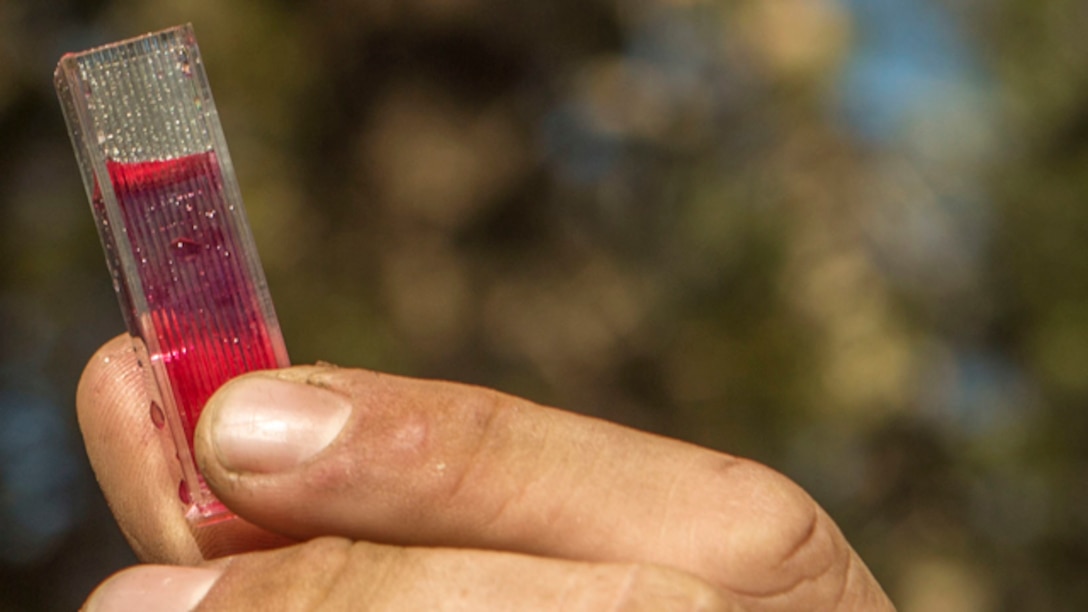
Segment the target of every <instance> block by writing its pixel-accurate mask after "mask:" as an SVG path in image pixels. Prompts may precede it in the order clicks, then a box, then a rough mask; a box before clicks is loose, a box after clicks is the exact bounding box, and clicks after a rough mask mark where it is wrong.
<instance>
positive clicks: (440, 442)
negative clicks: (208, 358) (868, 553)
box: [196, 367, 889, 609]
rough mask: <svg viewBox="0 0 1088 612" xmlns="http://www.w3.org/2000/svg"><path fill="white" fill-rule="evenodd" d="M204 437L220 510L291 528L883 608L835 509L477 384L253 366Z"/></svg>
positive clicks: (299, 533)
mask: <svg viewBox="0 0 1088 612" xmlns="http://www.w3.org/2000/svg"><path fill="white" fill-rule="evenodd" d="M196 446H197V455H198V459H199V461H200V465H201V469H202V471H203V472H204V474H205V477H206V478H207V479H208V482H209V484H210V485H211V486H212V488H213V489H214V490H215V492H216V493H217V495H219V497H220V498H221V499H222V500H223V501H224V502H225V503H226V504H227V505H228V506H230V507H231V508H232V509H233V510H235V511H236V512H238V513H239V514H241V515H242V516H244V517H246V518H247V519H248V520H251V521H252V522H254V523H255V524H257V525H260V526H262V527H265V528H267V529H270V530H273V531H276V532H278V533H283V534H286V535H289V536H292V537H295V538H300V539H305V538H310V537H314V536H319V535H342V536H347V537H351V538H355V539H366V540H373V541H382V542H390V543H398V544H426V545H431V546H435V545H443V546H459V547H472V548H492V549H499V550H509V551H517V552H524V553H531V554H537V555H545V556H554V557H563V558H570V559H580V560H588V561H618V562H645V563H656V564H662V565H668V566H672V567H675V568H678V569H683V570H686V571H689V572H692V573H693V574H695V575H698V576H701V577H703V578H705V579H707V580H709V581H711V582H712V583H713V584H715V585H717V586H719V587H721V588H725V589H727V590H729V591H731V592H732V593H734V594H739V595H741V596H745V597H750V598H751V599H752V600H753V601H759V602H762V603H768V602H779V603H785V604H789V605H787V606H786V607H790V605H796V604H797V603H799V602H804V603H805V605H806V606H810V605H811V604H813V603H814V602H822V603H823V604H829V605H835V604H848V603H853V604H856V605H857V606H858V607H864V608H865V609H879V608H881V607H887V606H888V605H889V604H888V603H887V600H886V598H885V596H884V595H883V592H882V591H881V590H880V587H879V586H878V585H877V584H876V581H875V580H874V579H873V578H872V576H871V575H870V574H869V572H868V570H867V569H866V568H865V566H864V564H863V563H861V562H860V560H859V559H858V558H857V556H856V555H855V553H854V552H853V551H852V550H851V548H850V546H849V545H848V544H847V543H846V541H845V539H844V538H843V536H842V534H841V533H840V532H839V530H838V528H837V527H836V526H835V525H834V523H833V521H831V519H830V518H829V517H828V516H827V514H826V513H825V512H824V511H823V510H822V509H820V508H819V506H818V505H817V504H816V503H815V502H814V501H813V500H812V499H811V498H810V497H809V496H808V495H807V494H805V493H804V491H802V490H801V489H800V488H799V487H797V486H796V485H795V484H793V483H792V482H791V481H789V480H788V479H786V478H785V477H783V476H781V475H780V474H778V473H776V472H774V471H772V470H770V469H769V468H766V467H764V466H761V465H759V464H756V463H754V462H751V461H747V460H744V459H739V458H736V457H731V456H728V455H724V454H721V453H717V452H713V451H710V450H707V449H704V448H700V447H697V446H694V445H691V444H687V443H684V442H680V441H677V440H671V439H668V438H663V437H659V436H654V435H651V434H647V433H643V432H639V431H635V430H632V429H628V428H624V427H621V426H618V425H614V424H611V423H607V422H604V421H600V420H597V419H592V418H588V417H584V416H579V415H575V414H571V413H567V412H563V411H559V410H555V409H551V408H546V407H542V406H538V405H536V404H533V403H531V402H528V401H525V400H522V399H518V398H514V397H511V396H508V395H504V394H501V393H498V392H495V391H491V390H487V389H481V388H477V387H469V386H465V385H458V384H453V383H443V382H430V381H419V380H413V379H406V378H400V377H394V376H389V375H383V374H378V373H373V372H366V371H361V370H350V369H337V368H331V367H300V368H291V369H287V370H280V371H276V372H262V373H255V374H250V375H247V376H243V377H241V378H239V379H236V380H235V381H232V382H231V383H228V384H227V385H226V386H225V387H224V388H223V389H221V390H220V391H219V392H218V393H217V394H216V395H215V396H213V398H212V400H211V401H210V402H209V404H208V406H207V408H206V409H205V414H204V417H203V418H202V420H201V424H200V426H199V428H198V431H197V437H196ZM791 602H792V603H791ZM773 607H777V605H776V606H773ZM849 607H852V606H847V608H849ZM844 609H845V608H844Z"/></svg>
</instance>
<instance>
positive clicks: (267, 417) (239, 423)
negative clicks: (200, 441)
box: [208, 374, 351, 474]
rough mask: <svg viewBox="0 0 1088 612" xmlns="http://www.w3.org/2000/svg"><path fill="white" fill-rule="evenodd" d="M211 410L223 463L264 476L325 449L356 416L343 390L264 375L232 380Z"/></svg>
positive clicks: (215, 399)
mask: <svg viewBox="0 0 1088 612" xmlns="http://www.w3.org/2000/svg"><path fill="white" fill-rule="evenodd" d="M208 409H210V410H212V411H213V412H212V418H213V420H212V441H213V443H214V447H215V454H216V457H217V458H218V459H219V462H220V464H221V465H222V466H223V467H224V468H226V469H227V470H229V471H232V472H256V473H260V474H271V473H276V472H284V471H288V470H291V469H292V468H294V467H295V466H297V465H299V464H301V463H303V462H304V461H306V460H307V459H309V458H311V457H313V456H314V455H316V454H318V453H320V452H321V451H322V450H323V449H324V448H325V447H326V446H328V445H329V443H330V442H332V441H333V440H334V439H335V438H336V436H337V435H339V433H340V430H341V429H342V428H343V426H344V423H345V422H346V421H347V419H348V416H349V415H350V414H351V404H350V403H348V401H347V399H346V398H344V397H343V396H341V395H339V394H337V393H334V392H332V391H329V390H328V389H323V388H321V387H315V386H313V385H309V384H306V383H305V382H294V381H288V380H282V379H279V378H274V377H273V376H269V375H263V374H262V375H255V376H247V377H245V378H240V379H238V380H236V381H233V382H231V383H229V384H227V385H226V386H225V387H223V388H222V389H221V390H220V391H219V392H218V393H216V394H215V395H214V396H213V397H212V399H211V401H209V403H208Z"/></svg>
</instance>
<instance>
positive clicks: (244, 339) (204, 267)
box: [106, 152, 286, 489]
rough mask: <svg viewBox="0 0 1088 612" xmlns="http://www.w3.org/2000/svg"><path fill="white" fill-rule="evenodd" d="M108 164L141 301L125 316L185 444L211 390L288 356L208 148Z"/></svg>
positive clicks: (123, 301) (125, 297) (188, 441)
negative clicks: (161, 377) (138, 309)
mask: <svg viewBox="0 0 1088 612" xmlns="http://www.w3.org/2000/svg"><path fill="white" fill-rule="evenodd" d="M106 165H107V170H108V172H109V176H110V182H111V183H112V185H113V188H114V193H115V195H116V198H117V203H118V206H119V208H120V210H121V213H122V216H123V217H124V224H125V227H126V228H127V236H128V242H129V244H130V245H131V249H132V261H134V262H135V267H136V271H137V276H138V277H139V281H140V283H141V285H142V291H143V294H144V295H145V296H146V300H147V307H148V309H147V313H146V314H143V315H141V314H140V313H131V312H130V313H127V315H128V316H130V321H129V323H130V326H131V325H135V326H137V327H138V328H139V330H140V331H141V333H142V334H144V335H145V338H144V340H145V341H146V343H147V345H148V347H149V350H151V352H152V354H151V355H150V358H151V360H152V362H155V361H161V363H162V367H163V369H164V371H165V373H166V376H167V378H168V379H169V381H170V385H171V387H172V391H173V396H174V402H175V403H176V405H177V412H178V416H179V420H180V425H181V429H182V431H183V432H184V436H185V442H186V443H187V445H188V447H189V450H190V452H192V446H193V430H194V429H195V427H196V423H197V420H198V419H199V417H200V413H201V411H202V410H203V408H204V404H205V403H206V402H207V401H208V398H209V397H211V395H212V394H213V393H214V392H215V390H216V389H218V388H219V386H220V385H222V384H223V383H224V382H226V381H227V380H229V379H231V378H233V377H235V376H237V375H239V374H242V373H244V372H248V371H251V370H259V369H269V368H275V367H278V366H279V365H286V364H280V363H277V350H276V349H277V347H282V340H281V339H280V336H279V330H278V327H276V328H275V329H274V330H270V329H269V321H268V319H267V318H266V316H265V313H264V312H263V311H262V308H261V298H260V295H259V293H258V292H259V291H260V290H261V288H259V287H258V286H257V281H255V280H254V279H253V278H252V273H251V271H250V268H249V267H248V264H247V261H246V253H245V252H243V247H242V243H241V241H240V239H239V236H238V235H237V230H236V229H235V226H234V223H233V221H232V219H233V217H234V214H235V213H234V211H233V208H232V207H230V206H229V205H228V203H227V199H226V198H225V197H224V193H223V180H222V176H221V175H220V169H219V164H218V161H217V160H216V158H215V155H214V153H211V152H207V153H200V154H195V155H189V156H185V157H180V158H176V159H170V160H165V161H147V162H137V163H120V162H115V161H112V160H110V161H107V163H106ZM121 297H122V307H124V308H128V309H130V310H131V309H132V305H131V302H132V300H131V299H130V298H128V297H127V296H125V295H122V296H121ZM125 302H128V303H127V304H126V303H125ZM144 317H150V321H147V320H146V319H145V318H144ZM148 323H150V324H148ZM272 325H273V326H274V325H275V323H274V321H273V323H272ZM147 336H153V337H147ZM281 351H282V348H281ZM164 392H165V390H164ZM199 484H200V487H201V489H206V485H204V483H203V482H200V483H199ZM183 485H184V483H183Z"/></svg>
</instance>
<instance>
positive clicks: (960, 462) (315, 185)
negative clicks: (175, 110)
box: [0, 0, 1088, 612]
mask: <svg viewBox="0 0 1088 612" xmlns="http://www.w3.org/2000/svg"><path fill="white" fill-rule="evenodd" d="M185 21H191V22H193V24H194V26H195V28H196V32H197V35H198V38H199V40H200V43H201V47H202V51H203V54H204V59H205V64H206V68H207V71H208V74H209V77H210V80H211V84H212V88H213V90H214V92H215V95H216V100H217V103H218V105H219V109H220V114H221V118H222V122H223V125H224V129H225V131H226V134H227V140H228V141H229V143H230V147H231V152H232V157H233V158H234V160H235V165H236V167H237V171H238V174H239V178H240V181H241V184H242V191H243V194H244V195H245V198H246V202H247V206H248V209H249V214H250V217H251V221H252V224H253V227H254V232H255V234H256V237H257V241H258V245H259V246H260V248H261V253H262V257H263V260H264V264H265V267H266V270H267V273H268V276H269V282H270V285H271V289H272V294H273V296H274V298H275V301H276V304H277V308H278V311H279V315H280V320H281V323H282V326H283V330H284V333H285V335H286V338H287V343H288V347H289V348H290V350H291V353H292V358H293V360H294V361H295V362H297V363H304V362H312V361H315V360H318V359H324V360H328V361H333V362H337V363H341V364H344V365H355V366H363V367H368V368H375V369H381V370H386V371H391V372H397V373H402V374H408V375H414V376H424V377H441V378H449V379H455V380H460V381H467V382H472V383H478V384H482V385H487V386H492V387H496V388H499V389H502V390H504V391H508V392H511V393H515V394H519V395H523V396H526V397H529V398H531V399H534V400H536V401H539V402H543V403H547V404H551V405H556V406H561V407H565V408H569V409H571V410H576V411H580V412H584V413H589V414H595V415H599V416H603V417H606V418H609V419H613V420H617V421H620V422H623V423H627V424H630V425H633V426H636V427H640V428H645V429H649V430H653V431H658V432H662V433H664V434H668V435H671V436H677V437H680V438H684V439H688V440H692V441H694V442H697V443H700V444H703V445H707V446H710V447H714V448H718V449H722V450H725V451H728V452H732V453H737V454H742V455H746V456H749V457H753V458H755V459H758V460H760V461H763V462H765V463H767V464H769V465H771V466H773V467H775V468H777V469H779V470H781V471H783V472H785V473H786V474H788V475H789V476H790V477H792V478H794V479H795V480H797V481H798V482H800V483H801V484H802V485H803V486H805V487H806V488H807V489H808V490H809V491H810V492H811V493H812V494H813V495H814V496H815V497H816V498H817V499H818V500H819V501H820V502H821V503H822V504H823V505H824V506H825V507H826V508H827V509H828V510H829V511H830V513H831V514H832V516H834V517H835V518H836V519H837V520H838V521H839V523H840V524H841V525H842V528H843V530H844V531H845V532H846V534H847V537H848V538H849V539H850V540H851V542H853V544H854V545H855V547H856V548H857V549H858V550H859V551H860V553H861V555H862V556H863V557H864V558H865V559H866V560H867V561H868V562H869V564H870V566H871V567H872V570H873V572H874V573H875V574H876V576H877V577H878V578H879V579H880V581H881V582H882V583H883V585H884V586H885V588H886V589H887V590H888V592H889V593H890V594H891V596H892V597H893V599H894V600H895V601H896V602H897V604H898V606H899V607H900V609H901V610H904V611H907V612H910V611H922V610H924V611H927V612H934V611H938V612H939V611H943V610H949V611H953V610H954V611H967V612H970V611H988V610H1083V609H1086V608H1088V580H1085V572H1086V570H1088V252H1086V251H1088V249H1086V245H1088V208H1086V206H1085V203H1086V201H1088V36H1086V35H1085V32H1088V4H1086V3H1084V2H1083V1H1082V0H1046V1H1041V0H750V1H749V0H730V1H725V0H717V1H715V0H549V1H548V2H539V1H534V0H518V1H506V2H485V1H483V0H399V1H397V0H318V1H312V2H308V3H302V2H290V1H288V0H277V1H273V0H268V1H263V2H262V1H258V0H240V1H237V2H219V1H215V0H164V1H157V2H152V1H150V0H86V1H81V0H57V1H54V2H48V3H47V2H38V1H35V0H3V2H0V142H2V144H3V147H2V148H0V264H2V265H0V610H3V611H7V610H61V609H73V608H75V607H77V606H78V605H79V603H80V602H81V601H82V600H83V598H84V597H85V596H86V595H87V594H88V593H89V591H90V590H91V589H92V588H93V586H94V585H95V584H97V583H98V582H99V581H100V580H102V579H103V578H105V577H106V576H107V575H108V574H110V573H112V572H114V571H116V570H117V569H119V568H121V567H122V566H125V565H127V564H130V563H132V562H134V558H133V557H132V554H131V552H129V550H128V548H127V545H126V544H125V543H124V541H123V540H122V538H121V537H120V535H119V533H118V532H117V529H116V528H115V527H114V526H113V523H112V521H111V519H110V516H109V512H108V510H107V509H106V507H105V504H104V502H103V501H102V498H101V495H100V493H99V492H98V490H97V487H96V486H95V483H94V479H93V476H92V474H91V472H90V470H89V467H88V466H87V463H86V459H85V456H84V454H83V450H82V445H81V443H80V439H79V433H78V430H77V427H76V424H75V418H74V399H73V398H74V393H75V387H76V382H77V380H78V377H79V373H80V371H81V369H82V367H83V364H84V363H85V362H86V360H87V359H88V358H89V357H90V355H91V354H92V352H93V351H94V350H95V348H96V347H98V346H99V345H100V344H101V343H102V342H104V341H105V340H106V339H108V338H110V337H112V336H113V335H115V334H117V333H119V332H121V331H122V329H123V325H122V320H121V316H120V313H119V309H118V306H117V303H116V300H115V298H114V296H113V293H112V289H111V286H110V281H109V275H108V273H107V271H106V267H105V262H104V258H103V256H102V254H101V249H100V247H99V244H98V239H97V236H96V234H95V230H94V224H93V222H92V218H91V214H90V211H89V208H88V204H87V201H86V197H85V195H84V192H83V189H82V185H81V184H80V179H79V174H78V171H77V168H76V165H75V162H74V157H73V154H72V150H71V146H70V144H69V141H68V137H67V133H66V130H65V127H64V123H63V119H62V117H61V113H60V109H59V106H58V104H57V102H56V99H55V94H54V92H53V88H52V72H53V67H54V65H55V63H56V61H57V59H58V58H59V57H60V55H61V54H62V53H63V52H66V51H73V50H82V49H85V48H88V47H91V46H94V45H98V44H103V43H106V42H111V41H114V40H117V39H120V38H125V37H130V36H133V35H137V34H141V33H144V32H147V31H150V30H156V29H160V28H163V27H167V26H171V25H175V24H177V23H181V22H185Z"/></svg>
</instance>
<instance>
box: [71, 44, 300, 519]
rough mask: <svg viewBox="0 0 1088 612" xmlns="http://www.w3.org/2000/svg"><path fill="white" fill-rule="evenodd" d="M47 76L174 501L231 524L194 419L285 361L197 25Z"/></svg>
mask: <svg viewBox="0 0 1088 612" xmlns="http://www.w3.org/2000/svg"><path fill="white" fill-rule="evenodd" d="M55 84H56V87H57V93H58V95H59V97H60V101H61V106H62V107H63V110H64V116H65V119H66V121H67V123H68V129H69V132H70V134H71V137H72V144H73V146H74V147H75V153H76V159H77V161H78V164H79V168H80V171H81V172H82V175H83V183H84V186H85V187H86V190H87V197H88V199H89V200H90V202H91V209H92V210H93V212H94V218H95V221H96V222H97V225H98V232H99V236H100V238H101V240H102V246H103V248H104V250H105V252H106V261H107V264H108V266H109V270H110V273H111V274H112V275H113V286H114V289H115V290H116V292H117V296H118V298H119V300H120V302H121V310H122V312H123V313H124V318H125V323H126V325H127V326H128V330H129V332H130V334H131V335H132V336H133V338H134V339H135V343H136V349H137V352H138V354H139V355H140V359H141V364H142V365H143V366H144V369H145V371H148V372H149V373H150V376H149V377H148V380H149V383H150V384H149V387H150V396H151V399H150V405H149V406H148V411H149V418H150V419H151V420H152V421H153V422H154V423H155V425H156V426H158V427H168V428H169V432H170V439H171V440H172V442H173V445H174V447H175V449H176V451H177V459H178V462H179V468H180V470H179V472H178V497H179V500H180V503H183V504H185V505H186V507H187V516H188V518H189V520H190V521H191V522H192V523H193V524H195V525H197V526H200V525H207V524H211V523H216V522H219V521H222V520H224V519H229V518H231V517H233V515H232V514H231V513H230V512H229V511H228V510H227V509H226V508H225V507H224V506H223V505H222V504H221V503H220V502H219V501H218V500H217V499H216V498H215V497H214V495H213V494H212V493H211V491H210V490H209V489H208V487H207V485H206V484H205V483H204V480H203V478H202V477H201V476H200V473H199V471H198V470H197V468H196V465H195V463H194V460H193V430H194V428H195V427H196V423H197V419H198V418H199V417H200V413H201V410H202V409H203V408H204V404H205V403H206V402H207V400H208V398H209V397H210V396H211V395H212V393H214V392H215V390H216V389H217V388H218V387H219V386H220V385H222V384H223V383H224V382H226V381H227V380H229V379H230V378H233V377H234V376H237V375H239V374H241V373H243V372H247V371H251V370H258V369H268V368H276V367H282V366H286V365H288V357H287V350H286V348H285V346H284V343H283V337H282V335H281V333H280V328H279V323H278V322H277V320H276V314H275V312H274V310H273V307H272V300H271V297H270V296H269V293H268V287H267V285H266V283H265V276H264V272H263V270H262V268H261V264H260V260H259V259H258V257H257V250H256V247H255V245H254V242H253V236H252V234H251V232H250V229H249V224H248V223H247V221H246V216H245V212H244V209H243V207H242V198H241V194H240V192H239V189H238V182H237V180H236V179H235V176H234V169H233V166H232V165H231V159H230V155H229V154H228V153H227V145H226V142H225V141H224V137H223V131H222V128H221V127H220V124H219V116H218V114H217V113H216V109H215V102H214V101H213V100H212V94H211V90H210V89H209V87H208V79H207V77H206V76H205V73H204V66H203V64H202V62H201V57H200V50H199V49H198V47H197V44H196V39H195V37H194V35H193V30H192V27H191V26H189V25H183V26H178V27H175V28H171V29H168V30H163V31H161V32H154V33H151V34H147V35H145V36H140V37H138V38H133V39H130V40H124V41H121V42H117V43H114V44H109V45H105V46H102V47H98V48H95V49H90V50H88V51H84V52H80V53H69V54H67V55H65V56H64V57H62V58H61V60H60V63H59V64H58V66H57V70H56V74H55Z"/></svg>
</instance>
